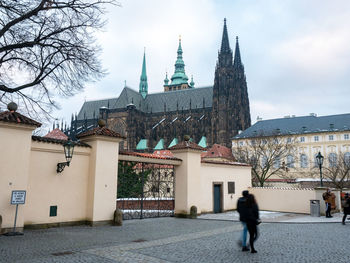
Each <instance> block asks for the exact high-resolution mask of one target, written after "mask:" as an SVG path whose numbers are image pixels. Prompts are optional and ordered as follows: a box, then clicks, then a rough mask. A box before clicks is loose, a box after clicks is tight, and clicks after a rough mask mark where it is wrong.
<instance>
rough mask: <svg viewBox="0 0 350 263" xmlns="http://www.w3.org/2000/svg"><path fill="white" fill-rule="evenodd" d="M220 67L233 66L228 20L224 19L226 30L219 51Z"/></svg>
mask: <svg viewBox="0 0 350 263" xmlns="http://www.w3.org/2000/svg"><path fill="white" fill-rule="evenodd" d="M218 65H219V66H221V67H230V66H232V50H231V48H230V43H229V41H228V34H227V26H226V18H225V19H224V30H223V32H222V40H221V48H220V51H219V60H218Z"/></svg>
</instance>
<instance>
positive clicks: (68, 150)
mask: <svg viewBox="0 0 350 263" xmlns="http://www.w3.org/2000/svg"><path fill="white" fill-rule="evenodd" d="M63 148H64V155H65V157H66V161H67V162H64V163H58V164H57V170H56V171H57V173H61V172H63V170H64V167H66V166H69V164H70V161H71V160H72V157H73V151H74V143H73V142H72V141H71V140H68V141H67V142H65V143H64V144H63Z"/></svg>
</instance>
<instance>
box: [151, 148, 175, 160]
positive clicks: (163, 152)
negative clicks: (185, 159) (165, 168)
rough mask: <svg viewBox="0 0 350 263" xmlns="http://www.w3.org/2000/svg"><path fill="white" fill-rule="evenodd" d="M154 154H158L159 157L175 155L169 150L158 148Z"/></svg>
mask: <svg viewBox="0 0 350 263" xmlns="http://www.w3.org/2000/svg"><path fill="white" fill-rule="evenodd" d="M153 154H154V155H157V156H159V157H170V158H172V157H174V154H173V153H172V152H171V151H169V150H157V151H154V152H153Z"/></svg>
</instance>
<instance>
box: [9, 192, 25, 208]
mask: <svg viewBox="0 0 350 263" xmlns="http://www.w3.org/2000/svg"><path fill="white" fill-rule="evenodd" d="M25 202H26V191H24V190H23V191H12V196H11V205H24V204H25Z"/></svg>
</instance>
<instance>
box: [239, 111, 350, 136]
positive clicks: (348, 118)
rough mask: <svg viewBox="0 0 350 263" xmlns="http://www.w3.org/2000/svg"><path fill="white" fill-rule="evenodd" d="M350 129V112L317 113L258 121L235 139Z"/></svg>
mask: <svg viewBox="0 0 350 263" xmlns="http://www.w3.org/2000/svg"><path fill="white" fill-rule="evenodd" d="M337 131H350V114H339V115H329V116H320V117H317V116H316V115H315V114H311V115H310V116H302V117H289V116H287V117H285V118H280V119H272V120H264V121H262V120H261V121H258V122H256V123H255V124H254V125H253V126H251V127H249V128H248V129H246V130H245V131H243V132H242V133H240V134H238V135H237V136H236V137H234V138H235V139H241V138H251V137H257V136H271V135H292V134H295V135H296V134H307V133H320V132H337Z"/></svg>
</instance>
